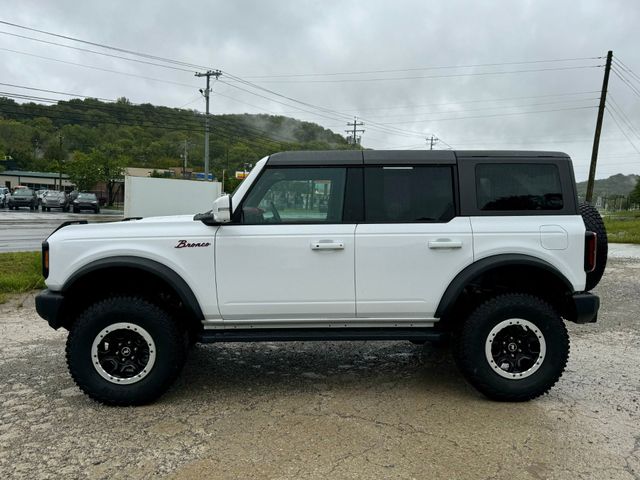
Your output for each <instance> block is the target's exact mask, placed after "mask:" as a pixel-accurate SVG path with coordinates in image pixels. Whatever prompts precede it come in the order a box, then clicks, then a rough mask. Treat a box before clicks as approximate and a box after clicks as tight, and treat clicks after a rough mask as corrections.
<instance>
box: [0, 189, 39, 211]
mask: <svg viewBox="0 0 640 480" xmlns="http://www.w3.org/2000/svg"><path fill="white" fill-rule="evenodd" d="M7 205H9V210H13V209H15V210H17V209H19V208H20V207H29V210H37V209H38V197H36V192H34V191H33V190H31V189H29V188H16V189H15V190H14V191H13V193H12V194H11V195H10V196H9V198H8V199H7Z"/></svg>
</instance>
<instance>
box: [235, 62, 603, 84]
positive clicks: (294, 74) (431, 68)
mask: <svg viewBox="0 0 640 480" xmlns="http://www.w3.org/2000/svg"><path fill="white" fill-rule="evenodd" d="M602 58H603V57H579V58H558V59H552V60H528V61H519V62H501V63H476V64H470V65H435V66H426V67H415V68H400V69H390V70H368V71H367V70H365V71H351V72H330V73H290V74H276V75H249V76H247V75H243V77H244V78H251V79H263V78H289V77H324V76H339V75H369V74H377V73H400V72H418V71H424V70H442V69H455V68H479V67H498V66H505V65H527V64H536V63H558V62H571V61H582V60H599V59H602Z"/></svg>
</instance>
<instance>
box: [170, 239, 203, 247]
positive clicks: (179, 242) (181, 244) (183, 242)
mask: <svg viewBox="0 0 640 480" xmlns="http://www.w3.org/2000/svg"><path fill="white" fill-rule="evenodd" d="M209 245H211V244H210V243H209V242H202V243H198V242H195V243H189V242H187V241H186V240H179V241H178V244H177V245H176V246H175V247H173V248H194V247H208V246H209Z"/></svg>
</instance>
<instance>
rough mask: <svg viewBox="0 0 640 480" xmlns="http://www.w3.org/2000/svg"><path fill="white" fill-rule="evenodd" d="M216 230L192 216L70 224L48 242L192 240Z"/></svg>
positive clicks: (55, 233) (212, 233)
mask: <svg viewBox="0 0 640 480" xmlns="http://www.w3.org/2000/svg"><path fill="white" fill-rule="evenodd" d="M216 230H217V228H215V227H210V226H207V225H205V224H203V223H202V222H199V221H195V220H193V215H173V216H168V217H148V218H143V219H131V220H127V221H116V222H96V223H87V224H73V225H68V226H64V227H62V228H60V229H59V230H57V231H55V232H54V233H53V234H51V236H50V237H49V239H48V241H49V242H51V241H55V242H57V241H74V240H87V239H93V240H101V239H103V240H113V239H141V238H145V237H147V238H150V237H153V238H162V237H165V238H169V237H189V236H203V235H215V232H216Z"/></svg>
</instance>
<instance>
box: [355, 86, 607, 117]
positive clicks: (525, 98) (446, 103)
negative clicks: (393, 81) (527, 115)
mask: <svg viewBox="0 0 640 480" xmlns="http://www.w3.org/2000/svg"><path fill="white" fill-rule="evenodd" d="M592 93H600V92H599V91H598V90H591V91H587V92H572V93H556V94H548V95H533V96H526V97H505V98H485V99H476V100H459V101H455V102H445V103H426V104H421V105H416V104H411V105H393V106H389V107H368V108H358V109H354V110H343V111H344V112H349V111H356V110H357V111H362V112H366V111H371V110H396V109H399V108H411V109H415V108H422V107H437V106H446V105H460V104H464V103H493V102H505V101H511V100H529V99H535V98H548V97H563V96H575V95H587V94H592Z"/></svg>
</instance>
